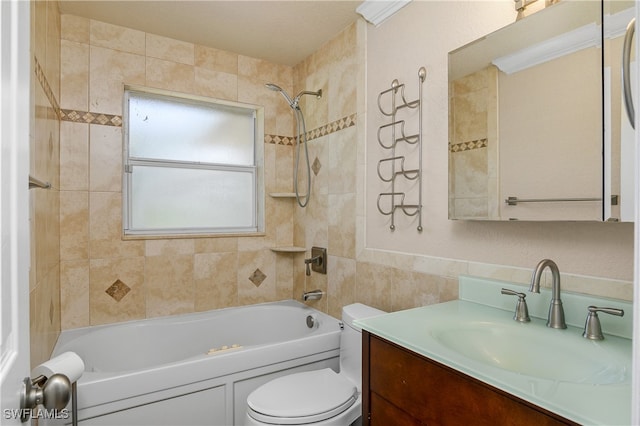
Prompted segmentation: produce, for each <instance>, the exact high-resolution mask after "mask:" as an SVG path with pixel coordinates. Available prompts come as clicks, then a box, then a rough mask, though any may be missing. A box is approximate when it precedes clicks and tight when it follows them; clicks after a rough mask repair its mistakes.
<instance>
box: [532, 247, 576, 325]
mask: <svg viewBox="0 0 640 426" xmlns="http://www.w3.org/2000/svg"><path fill="white" fill-rule="evenodd" d="M546 267H549V269H551V275H552V277H553V285H552V293H553V295H552V296H551V304H550V305H549V318H548V319H547V327H551V328H567V324H566V323H565V321H564V309H563V308H562V300H560V271H559V270H558V265H556V263H555V262H554V261H553V260H550V259H543V260H541V261H540V263H538V265H537V266H536V268H535V269H534V270H533V276H532V277H531V286H529V291H531V292H533V293H540V278H541V277H542V271H544V269H545V268H546Z"/></svg>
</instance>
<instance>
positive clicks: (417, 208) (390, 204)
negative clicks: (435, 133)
mask: <svg viewBox="0 0 640 426" xmlns="http://www.w3.org/2000/svg"><path fill="white" fill-rule="evenodd" d="M426 77H427V70H426V69H425V68H424V67H421V68H420V69H419V70H418V98H417V99H416V100H414V101H407V98H406V97H405V94H404V88H405V86H404V84H400V83H399V82H398V80H393V81H392V82H391V88H389V89H386V90H384V91H382V92H380V94H379V95H378V109H379V110H380V112H381V113H382V115H384V116H386V117H390V118H391V121H390V122H389V123H386V124H383V125H381V126H380V127H378V144H379V145H380V146H381V147H382V148H384V149H385V152H388V153H389V154H390V155H389V156H388V157H386V158H383V159H381V160H379V161H378V177H379V178H380V180H382V181H383V182H385V183H389V184H390V186H391V188H390V191H386V192H381V193H380V194H379V195H378V201H377V206H378V211H379V212H380V214H382V215H385V216H391V225H390V226H389V228H390V229H391V230H392V231H393V230H395V229H396V224H395V213H396V211H397V210H398V209H400V210H402V212H403V213H404V214H405V215H406V216H417V218H418V227H417V229H418V232H422V83H424V81H425V79H426ZM383 103H384V104H385V106H383V105H382V104H383ZM403 108H406V109H407V110H414V111H415V110H417V115H418V132H417V133H415V134H407V133H406V132H405V124H406V122H405V120H404V119H403V120H400V119H398V118H397V114H398V112H399V111H400V110H402V109H403ZM411 114H413V115H414V116H415V114H416V113H415V112H414V113H411ZM411 114H409V112H408V111H405V112H403V115H404V116H406V117H405V118H408V117H410V116H411ZM400 143H403V144H402V145H401V146H398V144H400ZM405 144H406V145H405ZM407 145H417V149H418V155H417V156H416V155H415V153H414V152H413V153H412V152H411V151H410V150H408V149H405V148H407ZM403 149H404V151H403ZM411 149H415V148H411ZM403 153H404V154H405V155H401V154H403ZM407 156H409V158H411V159H413V158H416V157H417V159H418V164H417V167H412V168H405V160H406V159H407ZM400 177H401V178H404V179H401V180H403V182H400V181H398V182H396V179H397V178H400ZM408 181H416V182H417V185H416V184H415V183H412V184H411V185H414V186H413V187H411V186H408ZM403 185H404V186H403ZM415 186H417V192H418V193H417V195H413V196H412V198H413V197H416V198H417V199H418V202H417V203H414V204H405V196H406V191H413V192H415V189H416V188H415ZM400 187H402V188H400ZM398 201H399V202H398ZM382 204H384V206H383V205H382Z"/></svg>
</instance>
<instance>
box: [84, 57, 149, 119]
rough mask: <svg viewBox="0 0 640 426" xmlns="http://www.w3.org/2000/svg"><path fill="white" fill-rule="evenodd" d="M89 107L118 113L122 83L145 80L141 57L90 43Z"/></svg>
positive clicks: (119, 113) (142, 81)
mask: <svg viewBox="0 0 640 426" xmlns="http://www.w3.org/2000/svg"><path fill="white" fill-rule="evenodd" d="M89 84H90V86H89V110H90V111H94V112H100V113H103V114H116V115H122V96H123V94H124V85H125V84H139V85H144V84H145V57H144V56H141V55H136V54H132V53H126V52H121V51H118V50H113V49H107V48H104V47H97V46H94V45H92V46H91V49H90V69H89Z"/></svg>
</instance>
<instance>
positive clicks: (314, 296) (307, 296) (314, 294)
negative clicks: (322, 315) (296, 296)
mask: <svg viewBox="0 0 640 426" xmlns="http://www.w3.org/2000/svg"><path fill="white" fill-rule="evenodd" d="M323 294H324V292H323V291H322V290H311V291H305V292H304V293H302V300H303V301H305V302H306V301H308V300H320V299H321V298H322V295H323Z"/></svg>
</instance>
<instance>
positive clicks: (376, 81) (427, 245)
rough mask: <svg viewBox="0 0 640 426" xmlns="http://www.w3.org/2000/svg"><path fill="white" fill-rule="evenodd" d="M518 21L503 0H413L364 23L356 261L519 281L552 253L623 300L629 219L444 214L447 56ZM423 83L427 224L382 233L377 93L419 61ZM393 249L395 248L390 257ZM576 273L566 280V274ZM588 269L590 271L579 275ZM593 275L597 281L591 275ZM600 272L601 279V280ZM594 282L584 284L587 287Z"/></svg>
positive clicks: (576, 285)
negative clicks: (362, 201)
mask: <svg viewBox="0 0 640 426" xmlns="http://www.w3.org/2000/svg"><path fill="white" fill-rule="evenodd" d="M514 19H515V12H514V10H513V3H512V2H510V1H489V2H463V1H461V2H426V1H414V2H412V3H410V4H409V5H408V6H406V7H404V8H403V9H401V10H400V11H399V12H398V13H397V14H396V15H395V16H393V17H392V18H391V19H390V20H388V21H387V22H385V23H383V24H382V25H381V26H379V27H377V28H375V27H373V26H371V25H369V26H368V27H367V51H366V57H367V62H366V64H367V65H366V69H367V86H366V92H367V126H366V132H367V138H366V142H363V143H366V147H367V154H366V160H365V161H366V165H367V171H366V178H365V183H364V184H363V187H362V190H363V191H365V192H366V208H365V209H363V210H360V211H359V212H358V214H359V215H361V221H362V222H361V229H362V232H363V234H362V236H361V240H360V242H359V244H361V247H360V248H361V255H359V258H361V259H365V258H369V259H382V262H383V263H385V264H386V265H390V266H394V265H397V264H399V262H401V263H402V264H404V265H406V268H408V269H411V270H416V271H430V272H431V273H438V274H441V275H444V276H447V277H455V276H457V274H459V273H477V274H486V275H490V276H497V277H501V278H508V279H515V280H517V281H519V282H520V281H521V282H526V281H527V280H528V276H530V270H531V269H532V268H533V267H534V266H535V264H536V263H537V262H538V261H539V260H541V259H543V258H551V259H554V260H555V261H556V262H557V263H558V265H559V267H560V270H561V272H563V273H565V274H567V278H566V279H565V282H566V283H567V284H568V285H569V286H570V287H571V288H572V289H573V290H576V291H584V292H594V293H601V294H604V295H606V294H610V295H611V293H608V291H613V290H611V287H610V286H608V285H607V284H606V282H607V281H608V280H614V281H616V280H621V281H620V282H617V284H619V285H616V286H615V288H616V289H617V290H621V291H620V292H618V291H617V290H616V291H615V293H616V294H617V295H618V296H621V297H624V298H628V299H630V298H631V297H632V291H631V286H630V281H631V279H632V273H633V225H631V224H620V223H572V222H553V223H512V222H506V223H494V222H468V221H449V220H447V201H446V200H447V186H448V185H447V139H448V135H447V130H448V129H447V53H448V52H449V51H450V50H453V49H455V48H457V47H459V46H462V45H464V44H466V43H468V42H470V41H472V40H474V39H476V38H478V37H480V36H482V35H483V34H486V33H488V32H491V31H493V30H495V29H497V28H499V27H501V26H503V25H506V24H508V23H509V22H512V21H513V20H514ZM421 66H425V67H426V68H427V82H426V85H425V89H424V90H425V99H426V101H425V108H424V109H425V111H424V134H425V149H424V156H423V165H424V170H425V173H424V194H423V196H424V200H425V202H424V212H423V222H424V227H425V230H424V231H423V232H422V233H418V232H417V231H416V229H415V226H414V225H415V224H414V223H413V222H412V221H411V220H404V221H402V222H400V223H399V224H398V229H397V230H396V231H395V232H391V231H390V230H389V226H388V225H389V224H388V220H387V218H386V217H382V216H381V215H380V214H378V212H377V209H376V206H375V201H376V197H377V194H378V193H379V192H381V190H383V189H384V186H383V185H381V183H380V181H379V179H378V178H377V175H376V172H375V164H376V162H377V160H378V159H377V158H376V157H375V156H374V155H373V154H372V152H373V151H374V150H373V149H371V148H370V147H371V145H372V144H374V143H375V139H372V137H375V132H376V131H377V127H378V126H379V123H380V117H379V116H378V114H377V113H376V108H377V107H376V97H377V93H378V92H380V91H381V90H384V89H385V88H388V87H389V85H390V83H391V81H392V80H393V79H395V78H397V79H399V80H400V81H401V82H407V83H408V84H410V87H413V86H415V84H414V83H413V82H414V81H415V79H416V77H415V76H416V73H417V70H418V68H419V67H421ZM394 253H398V255H394ZM571 275H573V277H571ZM585 276H587V277H589V278H586V277H585ZM594 277H595V278H594ZM598 278H604V280H599V279H598ZM587 283H591V284H587Z"/></svg>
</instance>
